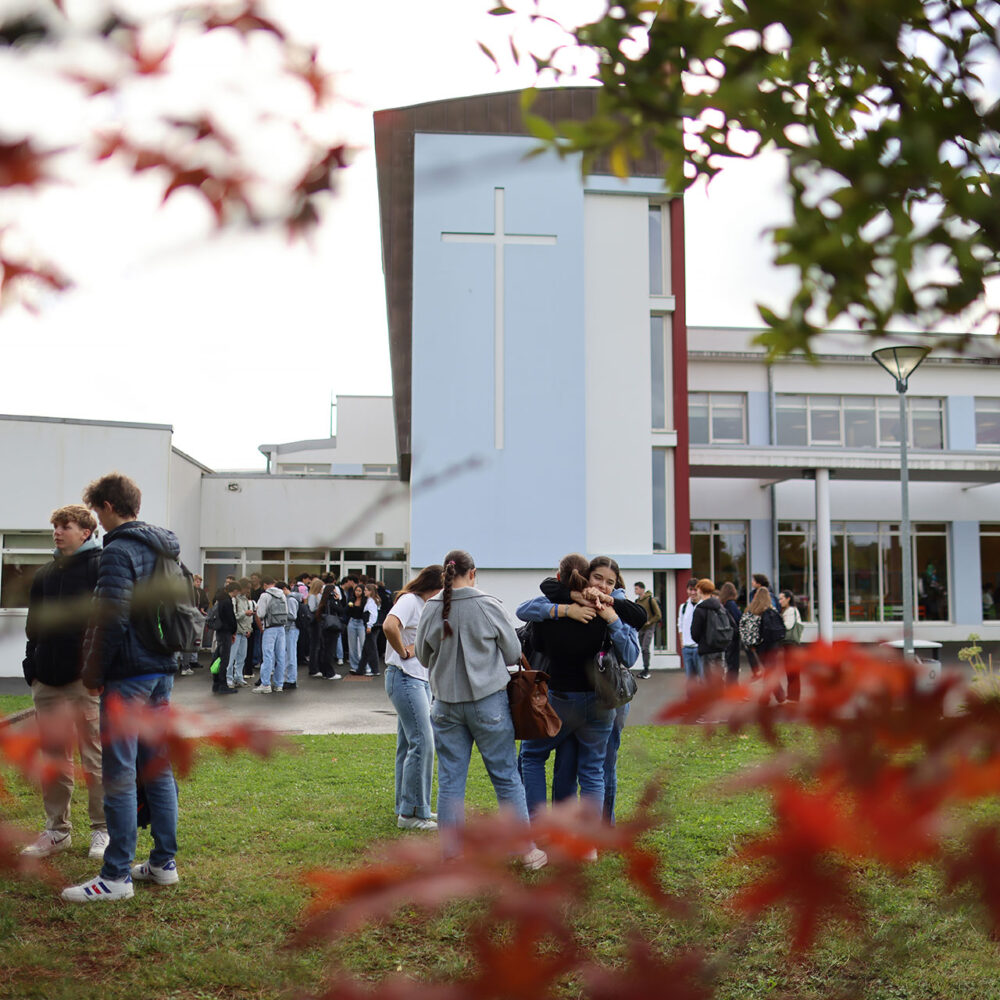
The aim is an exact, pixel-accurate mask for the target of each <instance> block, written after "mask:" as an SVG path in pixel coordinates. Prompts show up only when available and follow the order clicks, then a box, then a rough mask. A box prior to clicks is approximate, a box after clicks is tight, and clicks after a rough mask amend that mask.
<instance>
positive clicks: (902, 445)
mask: <svg viewBox="0 0 1000 1000" xmlns="http://www.w3.org/2000/svg"><path fill="white" fill-rule="evenodd" d="M930 353H931V349H930V348H929V347H882V348H880V349H879V350H877V351H872V357H873V358H874V359H875V360H876V361H877V362H878V363H879V364H880V365H881V366H882V367H883V368H884V369H885V370H886V371H887V372H888V373H889V374H890V375H891V376H892V377H893V378H894V379H895V380H896V392H898V393H899V486H900V490H901V491H902V499H903V504H902V507H903V509H902V515H903V516H902V518H901V519H900V525H899V542H900V548H901V549H902V550H903V656H904V658H906V659H912V657H913V549H912V545H911V542H910V474H909V469H908V468H907V465H906V427H907V420H906V388H907V385H908V383H909V379H910V376H911V375H912V374H913V373H914V372H915V371H916V370H917V368H918V367H919V366H920V363H921V362H922V361H923V360H924V358H926V357H927V355H928V354H930Z"/></svg>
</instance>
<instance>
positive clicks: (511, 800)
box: [431, 687, 544, 857]
mask: <svg viewBox="0 0 1000 1000" xmlns="http://www.w3.org/2000/svg"><path fill="white" fill-rule="evenodd" d="M431 723H432V724H433V726H434V747H435V749H436V750H437V758H438V830H439V832H440V835H441V850H442V852H443V853H444V855H445V857H453V856H454V855H456V854H458V853H459V852H460V851H461V826H462V823H463V821H464V819H465V784H466V781H467V779H468V776H469V761H470V759H471V757H472V746H473V744H475V745H476V746H477V747H478V748H479V753H480V754H481V755H482V758H483V763H484V764H485V765H486V772H487V773H488V774H489V776H490V781H492V782H493V789H494V791H495V792H496V796H497V803H498V804H499V805H501V806H507V807H508V808H510V809H513V810H514V813H515V815H516V816H517V817H518V818H519V819H521V820H523V821H524V823H525V824H527V822H528V807H527V804H526V802H525V797H524V785H523V784H521V778H520V775H519V774H518V773H517V761H516V759H515V754H514V723H513V722H512V721H511V718H510V704H509V703H508V701H507V689H506V688H505V687H504V688H501V689H500V690H499V691H495V692H494V693H493V694H490V695H487V696H486V697H485V698H480V699H479V700H478V701H455V702H448V701H439V700H438V699H435V700H434V702H433V703H432V705H431ZM543 780H544V778H543Z"/></svg>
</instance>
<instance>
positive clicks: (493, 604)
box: [414, 587, 521, 702]
mask: <svg viewBox="0 0 1000 1000" xmlns="http://www.w3.org/2000/svg"><path fill="white" fill-rule="evenodd" d="M443 611H444V602H443V600H442V594H437V595H436V596H435V597H432V598H431V599H430V600H429V601H428V602H427V604H426V605H424V610H423V613H422V614H421V616H420V624H419V625H418V626H417V639H416V642H415V643H414V648H415V650H416V654H417V659H418V660H419V661H420V662H421V663H422V664H423V665H424V666H425V667H427V670H428V673H429V679H430V685H431V693H432V694H433V695H434V697H435V698H437V699H438V700H440V701H447V702H457V701H479V699H480V698H485V697H487V696H488V695H491V694H494V693H495V692H497V691H500V690H501V689H503V688H505V687H506V686H507V681H508V680H509V679H510V672H509V671H508V670H507V664H514V663H517V662H518V660H519V659H520V658H521V643H520V642H519V641H518V638H517V633H516V632H515V631H514V626H513V625H512V624H511V622H510V620H509V619H508V618H507V615H506V614H505V613H504V610H503V605H502V604H501V603H500V602H499V601H498V600H497V599H496V598H495V597H491V596H490V595H489V594H484V593H483V592H482V591H481V590H476V588H475V587H461V588H460V589H458V590H453V591H452V592H451V613H450V615H449V618H448V621H449V624H450V625H451V628H452V632H453V634H452V635H450V636H446V635H445V634H444V626H443V621H442V615H443Z"/></svg>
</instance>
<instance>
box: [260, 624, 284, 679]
mask: <svg viewBox="0 0 1000 1000" xmlns="http://www.w3.org/2000/svg"><path fill="white" fill-rule="evenodd" d="M261 655H262V656H263V660H262V661H261V664H260V682H261V684H262V685H265V686H266V685H268V684H270V685H271V686H272V687H276V688H281V687H282V686H283V685H284V683H285V626H284V625H272V626H271V628H266V629H264V635H263V636H262V637H261ZM272 681H273V683H272Z"/></svg>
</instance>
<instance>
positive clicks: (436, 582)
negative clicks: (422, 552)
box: [392, 563, 444, 604]
mask: <svg viewBox="0 0 1000 1000" xmlns="http://www.w3.org/2000/svg"><path fill="white" fill-rule="evenodd" d="M443 586H444V566H439V565H438V564H437V563H432V564H431V565H430V566H425V567H424V568H423V569H422V570H421V571H420V572H419V573H418V574H417V575H416V576H415V577H414V578H413V579H412V580H411V581H410V582H409V583H408V584H407V585H406V586H405V587H404V588H403V589H402V590H400V591H399V592H398V593H397V594H396V596H395V597H394V598H393V599H392V603H393V604H395V603H396V601H398V600H399V599H400V598H401V597H402V596H403V594H426V593H427V592H428V591H430V590H440V589H441V588H442V587H443Z"/></svg>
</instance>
